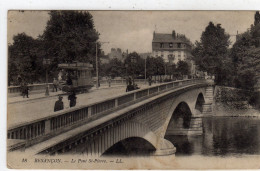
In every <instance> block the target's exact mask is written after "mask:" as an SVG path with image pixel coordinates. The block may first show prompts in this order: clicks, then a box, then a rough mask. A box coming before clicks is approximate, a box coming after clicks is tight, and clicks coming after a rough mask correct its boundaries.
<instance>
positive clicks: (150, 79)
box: [148, 76, 152, 86]
mask: <svg viewBox="0 0 260 171" xmlns="http://www.w3.org/2000/svg"><path fill="white" fill-rule="evenodd" d="M148 82H149V86H151V85H152V78H151V76H149V77H148Z"/></svg>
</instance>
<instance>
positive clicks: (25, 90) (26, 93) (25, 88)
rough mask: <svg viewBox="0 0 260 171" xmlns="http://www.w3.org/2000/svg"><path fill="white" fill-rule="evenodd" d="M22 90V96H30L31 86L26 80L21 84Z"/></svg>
mask: <svg viewBox="0 0 260 171" xmlns="http://www.w3.org/2000/svg"><path fill="white" fill-rule="evenodd" d="M21 90H22V96H23V98H24V96H26V97H27V98H29V88H28V86H27V84H26V83H25V82H23V83H22V84H21Z"/></svg>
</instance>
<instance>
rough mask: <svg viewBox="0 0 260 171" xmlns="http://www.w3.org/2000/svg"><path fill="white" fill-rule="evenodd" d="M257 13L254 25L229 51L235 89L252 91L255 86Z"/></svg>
mask: <svg viewBox="0 0 260 171" xmlns="http://www.w3.org/2000/svg"><path fill="white" fill-rule="evenodd" d="M259 17H260V16H259V12H256V14H255V22H254V24H255V25H251V28H250V30H248V31H246V32H244V33H243V34H241V35H239V36H238V37H237V41H236V42H235V44H234V45H233V47H232V49H231V53H230V56H231V58H232V62H233V63H234V66H235V69H234V72H233V73H232V74H233V77H234V79H233V86H235V87H237V88H242V89H247V90H253V89H254V85H255V84H256V72H257V70H258V68H259V66H260V49H259V40H258V38H259V37H260V23H259V20H260V18H259Z"/></svg>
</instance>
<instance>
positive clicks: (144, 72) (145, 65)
mask: <svg viewBox="0 0 260 171" xmlns="http://www.w3.org/2000/svg"><path fill="white" fill-rule="evenodd" d="M146 58H147V57H146ZM146 58H144V83H145V84H146Z"/></svg>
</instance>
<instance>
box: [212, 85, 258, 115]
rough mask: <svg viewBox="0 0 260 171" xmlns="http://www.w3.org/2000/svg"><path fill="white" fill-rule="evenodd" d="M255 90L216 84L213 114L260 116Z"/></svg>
mask: <svg viewBox="0 0 260 171" xmlns="http://www.w3.org/2000/svg"><path fill="white" fill-rule="evenodd" d="M256 98H258V97H256V94H255V92H251V91H246V90H242V89H236V88H232V87H222V86H216V89H215V105H214V111H215V116H230V117H260V108H259V106H258V104H257V102H258V100H256Z"/></svg>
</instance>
